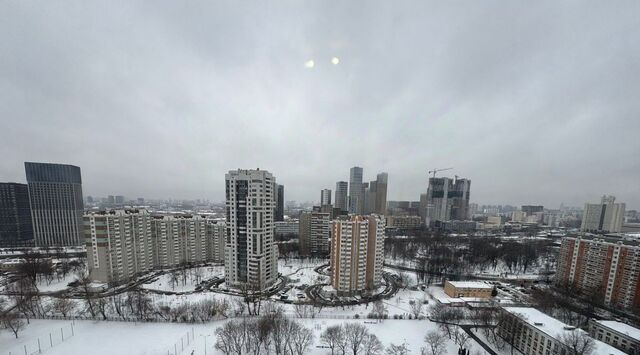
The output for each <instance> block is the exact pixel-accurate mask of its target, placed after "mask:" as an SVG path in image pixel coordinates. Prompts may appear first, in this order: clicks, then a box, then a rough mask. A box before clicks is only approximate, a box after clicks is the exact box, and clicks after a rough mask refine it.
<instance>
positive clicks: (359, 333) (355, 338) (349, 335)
mask: <svg viewBox="0 0 640 355" xmlns="http://www.w3.org/2000/svg"><path fill="white" fill-rule="evenodd" d="M344 333H345V337H346V339H347V343H348V344H349V349H350V350H351V351H352V353H353V355H357V354H358V352H359V351H360V347H361V346H362V343H363V342H364V340H365V337H366V336H367V334H368V333H369V331H368V330H367V328H366V327H365V326H364V325H362V324H359V323H347V324H345V325H344Z"/></svg>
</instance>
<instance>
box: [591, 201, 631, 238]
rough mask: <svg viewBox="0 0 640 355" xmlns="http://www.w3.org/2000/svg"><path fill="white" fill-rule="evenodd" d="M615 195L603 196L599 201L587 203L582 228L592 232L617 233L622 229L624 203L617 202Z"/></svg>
mask: <svg viewBox="0 0 640 355" xmlns="http://www.w3.org/2000/svg"><path fill="white" fill-rule="evenodd" d="M615 200H616V198H615V197H613V196H602V200H601V201H600V203H599V204H597V203H586V204H585V205H584V213H583V215H582V225H581V227H580V229H581V230H582V231H584V232H591V233H616V232H620V231H621V230H622V223H623V222H624V213H625V212H624V210H625V204H624V203H615Z"/></svg>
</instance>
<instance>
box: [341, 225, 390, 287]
mask: <svg viewBox="0 0 640 355" xmlns="http://www.w3.org/2000/svg"><path fill="white" fill-rule="evenodd" d="M331 228H332V230H331V256H330V264H331V285H332V286H333V287H334V288H335V290H336V291H337V292H338V293H339V294H354V293H366V292H370V291H372V290H374V289H375V288H376V287H377V286H378V285H380V283H381V282H382V267H383V262H384V228H385V222H384V219H382V217H380V216H376V215H371V216H350V217H349V218H347V219H344V220H335V221H333V223H332V226H331Z"/></svg>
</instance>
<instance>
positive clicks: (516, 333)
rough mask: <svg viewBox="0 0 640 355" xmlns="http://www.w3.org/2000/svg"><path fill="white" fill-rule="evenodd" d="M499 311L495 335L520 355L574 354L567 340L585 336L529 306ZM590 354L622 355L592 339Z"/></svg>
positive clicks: (577, 329)
mask: <svg viewBox="0 0 640 355" xmlns="http://www.w3.org/2000/svg"><path fill="white" fill-rule="evenodd" d="M502 312H503V313H502V315H504V316H503V317H499V322H498V325H497V330H498V335H499V336H500V337H502V338H503V339H504V340H505V341H506V342H507V343H509V344H511V345H512V346H513V347H515V348H516V349H518V350H519V351H520V352H521V353H522V354H524V355H540V354H543V355H547V354H548V355H570V354H574V352H573V350H572V349H571V348H570V347H569V344H568V341H567V340H568V339H569V338H571V337H573V336H589V334H588V333H587V332H585V331H584V330H582V329H579V328H576V327H572V326H569V325H567V324H565V323H563V322H561V321H559V320H557V319H555V318H553V317H550V316H548V315H546V314H544V313H542V312H541V311H539V310H537V309H535V308H532V307H504V308H502ZM573 332H577V333H578V334H575V333H573ZM582 333H583V334H582ZM593 354H598V355H623V354H624V352H622V351H620V350H618V349H616V348H614V347H612V346H611V345H608V344H605V343H603V342H601V341H599V340H595V339H594V351H593Z"/></svg>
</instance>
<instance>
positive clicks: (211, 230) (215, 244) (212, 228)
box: [206, 220, 227, 263]
mask: <svg viewBox="0 0 640 355" xmlns="http://www.w3.org/2000/svg"><path fill="white" fill-rule="evenodd" d="M206 228H207V240H208V246H207V258H208V259H209V260H211V261H214V262H216V263H224V247H225V246H224V244H225V242H226V240H227V225H226V224H225V223H224V222H222V221H212V220H207V224H206Z"/></svg>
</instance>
